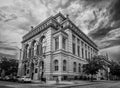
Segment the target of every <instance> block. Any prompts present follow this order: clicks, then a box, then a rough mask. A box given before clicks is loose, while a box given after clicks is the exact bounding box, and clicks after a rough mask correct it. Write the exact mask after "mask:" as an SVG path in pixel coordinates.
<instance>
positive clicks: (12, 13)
mask: <svg viewBox="0 0 120 88" xmlns="http://www.w3.org/2000/svg"><path fill="white" fill-rule="evenodd" d="M0 2H1V3H0V52H6V51H7V50H8V51H10V52H12V53H15V50H16V49H18V48H17V47H19V48H21V41H22V36H23V35H24V34H26V33H27V32H28V31H30V30H31V29H30V26H36V25H38V24H39V23H41V22H42V21H43V20H44V19H46V18H47V17H49V16H51V15H54V14H56V13H57V12H59V11H61V12H62V13H63V14H65V15H66V14H69V17H70V19H71V20H72V21H73V22H74V23H75V24H76V25H77V26H78V27H79V28H80V29H81V30H82V31H83V32H84V33H85V34H87V35H88V36H89V37H90V38H91V39H93V40H94V42H95V43H96V44H97V45H98V46H99V48H100V49H101V51H106V52H107V51H109V50H110V49H116V47H119V46H120V15H119V14H120V0H0ZM8 53H9V52H8ZM110 53H111V55H113V53H112V52H110ZM116 53H117V52H116ZM113 56H114V55H113ZM117 56H118V55H117ZM117 56H116V57H117Z"/></svg>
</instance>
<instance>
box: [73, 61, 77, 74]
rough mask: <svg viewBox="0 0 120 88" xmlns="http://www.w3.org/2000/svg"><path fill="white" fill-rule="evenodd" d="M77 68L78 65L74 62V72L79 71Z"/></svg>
mask: <svg viewBox="0 0 120 88" xmlns="http://www.w3.org/2000/svg"><path fill="white" fill-rule="evenodd" d="M76 67H77V64H76V62H74V63H73V71H74V72H76V70H77V69H76Z"/></svg>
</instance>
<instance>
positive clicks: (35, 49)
mask: <svg viewBox="0 0 120 88" xmlns="http://www.w3.org/2000/svg"><path fill="white" fill-rule="evenodd" d="M36 54H37V43H34V56H35V55H36Z"/></svg>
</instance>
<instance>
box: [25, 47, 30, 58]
mask: <svg viewBox="0 0 120 88" xmlns="http://www.w3.org/2000/svg"><path fill="white" fill-rule="evenodd" d="M26 57H27V58H28V57H29V46H28V45H27V46H26Z"/></svg>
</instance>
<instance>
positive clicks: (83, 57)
mask: <svg viewBox="0 0 120 88" xmlns="http://www.w3.org/2000/svg"><path fill="white" fill-rule="evenodd" d="M82 58H84V49H83V48H82Z"/></svg>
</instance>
